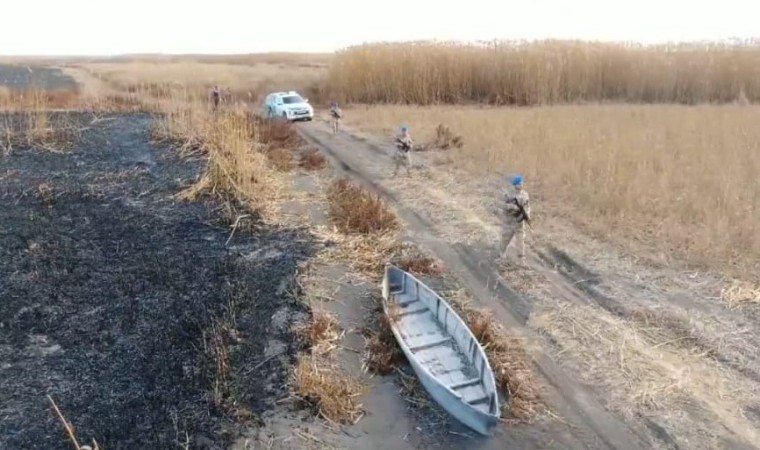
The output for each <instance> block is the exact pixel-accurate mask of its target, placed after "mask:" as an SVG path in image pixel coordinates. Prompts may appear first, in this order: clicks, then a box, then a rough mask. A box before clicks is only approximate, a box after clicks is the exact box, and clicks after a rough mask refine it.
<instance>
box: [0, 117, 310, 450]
mask: <svg viewBox="0 0 760 450" xmlns="http://www.w3.org/2000/svg"><path fill="white" fill-rule="evenodd" d="M69 119H70V120H71V121H73V122H75V123H79V124H81V127H79V129H80V131H81V133H80V134H79V135H78V136H77V139H76V142H73V143H72V144H71V145H70V146H69V148H67V150H66V151H65V152H52V151H49V150H47V149H40V148H36V147H34V146H26V147H24V146H17V147H14V148H13V150H12V151H9V152H7V153H6V154H0V211H2V213H0V299H2V300H1V301H0V448H3V449H6V448H7V449H21V448H24V449H51V450H56V449H68V448H71V444H70V442H68V441H67V437H66V434H65V431H64V429H63V426H62V425H61V422H60V421H59V419H58V418H57V417H56V415H55V414H54V413H53V411H52V409H51V404H50V402H49V400H48V397H47V396H48V395H49V396H51V397H52V398H53V399H54V400H55V402H56V404H57V405H58V407H59V408H60V410H61V412H62V413H63V414H64V415H65V417H66V419H67V420H68V421H69V422H70V423H71V424H72V425H73V426H74V427H75V428H76V433H77V435H78V437H79V441H80V443H89V442H92V439H93V438H94V439H96V440H97V442H98V444H100V445H101V446H102V447H103V448H107V449H134V448H178V447H179V448H221V447H225V446H226V444H228V443H229V442H231V440H232V439H234V437H235V435H236V433H237V431H238V428H239V427H240V425H241V424H244V423H255V422H256V421H257V417H258V416H259V415H261V414H262V413H263V412H265V411H267V410H268V409H270V408H272V407H273V405H274V403H275V402H276V401H277V400H278V399H280V398H282V397H283V396H287V395H288V391H287V383H286V377H287V374H288V370H287V368H288V366H289V365H290V364H291V363H292V362H293V361H294V358H295V354H296V351H297V348H296V345H297V344H295V342H296V340H295V339H294V337H293V336H292V335H291V333H292V332H291V331H290V330H291V328H292V327H291V326H290V325H291V324H292V323H293V322H294V321H298V320H300V319H301V318H302V317H304V316H305V315H306V308H305V307H304V306H303V305H302V304H301V303H300V302H299V301H298V300H297V299H296V298H295V296H293V295H292V293H291V292H290V290H289V286H290V282H291V280H292V278H293V276H294V274H295V272H296V267H297V265H298V264H299V262H301V261H302V260H305V259H308V258H310V257H311V256H312V255H313V254H314V252H315V251H316V250H317V249H316V245H317V244H315V241H316V240H315V239H314V238H313V237H312V236H311V235H310V234H309V233H308V231H307V230H306V229H301V228H283V227H276V228H275V227H271V226H268V225H266V224H265V223H263V222H259V223H257V224H256V225H255V226H254V227H253V228H252V229H251V230H247V231H243V230H238V232H236V233H235V234H234V235H232V236H231V230H232V226H231V225H232V221H233V220H234V218H233V219H230V217H229V215H228V214H226V213H225V211H226V209H225V205H224V204H223V203H222V201H221V200H219V199H217V198H216V197H211V196H209V197H205V198H202V199H200V200H198V201H194V202H184V201H180V200H177V199H176V198H175V197H174V195H175V194H177V193H178V192H180V191H181V190H182V189H183V188H185V187H187V186H189V185H191V184H192V183H194V182H195V181H196V180H197V179H198V176H199V173H200V171H201V170H202V168H203V164H204V159H203V158H201V157H196V158H194V159H192V158H185V157H180V156H179V154H178V153H177V152H176V151H174V150H172V149H171V148H170V147H169V146H168V145H159V144H155V143H151V142H150V139H149V129H150V125H151V121H152V118H151V116H149V115H145V114H129V115H125V114H111V115H106V116H102V117H99V118H97V120H92V117H88V116H84V115H83V114H79V113H71V115H70V117H69ZM248 231H252V232H248ZM273 349H274V351H273ZM190 442H192V447H183V446H184V445H186V444H187V443H190Z"/></svg>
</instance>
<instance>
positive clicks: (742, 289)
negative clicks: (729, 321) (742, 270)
mask: <svg viewBox="0 0 760 450" xmlns="http://www.w3.org/2000/svg"><path fill="white" fill-rule="evenodd" d="M720 299H721V300H722V301H723V302H724V303H725V304H726V306H728V308H730V309H738V308H744V307H747V306H750V305H754V306H758V305H760V285H756V284H753V283H749V282H746V281H739V280H734V281H733V282H732V283H731V286H729V287H727V288H725V289H723V290H722V291H721V293H720Z"/></svg>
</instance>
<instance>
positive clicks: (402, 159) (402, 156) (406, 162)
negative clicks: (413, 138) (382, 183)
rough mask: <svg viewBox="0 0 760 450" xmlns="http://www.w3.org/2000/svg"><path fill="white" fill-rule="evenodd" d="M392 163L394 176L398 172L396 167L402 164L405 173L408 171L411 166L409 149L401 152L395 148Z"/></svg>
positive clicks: (398, 167)
mask: <svg viewBox="0 0 760 450" xmlns="http://www.w3.org/2000/svg"><path fill="white" fill-rule="evenodd" d="M393 164H394V170H393V175H394V176H396V174H398V169H400V168H401V167H404V166H406V173H409V171H410V170H411V168H412V152H411V151H407V152H403V151H401V150H396V153H394V155H393Z"/></svg>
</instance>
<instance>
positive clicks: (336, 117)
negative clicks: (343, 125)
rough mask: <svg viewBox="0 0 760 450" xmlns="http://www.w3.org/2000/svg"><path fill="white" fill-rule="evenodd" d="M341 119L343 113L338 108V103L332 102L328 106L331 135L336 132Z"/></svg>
mask: <svg viewBox="0 0 760 450" xmlns="http://www.w3.org/2000/svg"><path fill="white" fill-rule="evenodd" d="M342 118H343V111H341V109H340V107H339V106H338V102H332V104H331V105H330V125H332V130H333V133H337V132H338V127H339V126H340V119H342Z"/></svg>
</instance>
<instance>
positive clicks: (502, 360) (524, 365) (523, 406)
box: [450, 296, 546, 423]
mask: <svg viewBox="0 0 760 450" xmlns="http://www.w3.org/2000/svg"><path fill="white" fill-rule="evenodd" d="M450 304H451V306H452V307H454V308H455V309H456V310H457V312H458V313H459V314H460V316H461V317H462V320H464V321H465V323H467V326H469V327H470V330H471V331H472V333H473V335H475V338H476V339H477V340H478V342H480V344H481V345H482V346H483V348H484V349H485V352H486V356H488V362H489V363H490V364H491V368H492V369H493V372H494V377H495V378H496V384H497V386H498V387H499V388H500V389H501V390H502V392H505V393H506V394H507V395H508V403H506V404H505V409H506V410H505V411H504V412H503V414H504V419H505V420H506V421H507V422H513V423H523V422H530V421H532V420H534V419H536V418H537V417H538V416H539V415H541V414H542V413H543V412H545V410H546V405H545V403H544V399H543V396H542V391H541V386H540V385H539V384H538V381H537V380H536V375H535V373H534V371H533V367H532V362H531V358H530V356H529V355H528V354H527V352H526V351H525V344H524V342H523V340H522V339H521V338H518V337H516V336H513V335H510V334H509V333H507V332H506V330H504V327H502V325H501V324H500V323H498V322H497V320H496V319H494V317H493V314H492V313H490V312H488V311H487V310H485V309H477V308H474V307H473V306H472V305H471V303H469V302H468V301H464V300H460V299H459V298H458V297H457V296H452V298H451V301H450Z"/></svg>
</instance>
